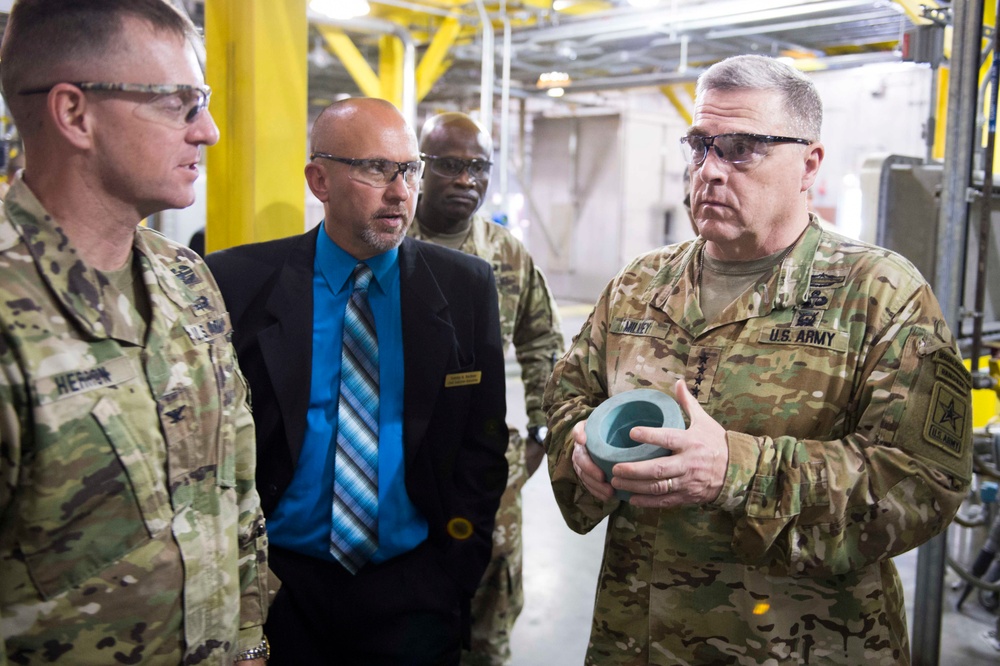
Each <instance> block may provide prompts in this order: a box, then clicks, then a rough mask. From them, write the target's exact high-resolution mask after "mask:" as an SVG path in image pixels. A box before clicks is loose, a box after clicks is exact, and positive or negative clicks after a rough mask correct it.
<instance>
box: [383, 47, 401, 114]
mask: <svg viewBox="0 0 1000 666" xmlns="http://www.w3.org/2000/svg"><path fill="white" fill-rule="evenodd" d="M378 73H379V83H380V84H381V90H382V92H381V94H380V95H379V97H381V98H382V99H385V100H388V101H390V102H392V103H393V104H394V105H395V106H396V108H397V109H402V108H403V43H402V42H400V41H399V40H398V39H396V38H395V37H394V36H392V35H382V36H381V37H379V38H378Z"/></svg>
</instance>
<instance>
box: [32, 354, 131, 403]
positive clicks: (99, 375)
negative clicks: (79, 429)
mask: <svg viewBox="0 0 1000 666" xmlns="http://www.w3.org/2000/svg"><path fill="white" fill-rule="evenodd" d="M135 376H136V375H135V369H134V368H133V367H132V364H131V363H130V362H129V360H128V358H127V357H125V356H120V357H118V358H115V359H111V360H110V361H106V362H104V363H102V364H100V365H95V366H93V367H90V368H81V369H79V370H70V371H69V372H61V373H59V374H55V375H52V376H50V377H43V378H41V379H39V380H38V382H37V383H36V387H35V390H36V391H37V392H38V403H39V404H41V405H46V404H49V403H52V402H55V401H56V400H60V399H62V398H68V397H70V396H74V395H79V394H81V393H87V392H88V391H93V390H95V389H100V388H105V387H108V386H115V385H118V384H122V383H124V382H127V381H131V380H132V379H134V378H135Z"/></svg>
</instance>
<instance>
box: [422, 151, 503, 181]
mask: <svg viewBox="0 0 1000 666" xmlns="http://www.w3.org/2000/svg"><path fill="white" fill-rule="evenodd" d="M420 159H422V160H423V161H424V162H426V163H427V166H428V167H430V170H431V171H433V172H434V173H436V174H437V175H439V176H441V177H442V178H458V177H459V176H461V175H462V172H464V171H467V172H468V173H469V175H470V176H472V177H473V178H475V179H476V180H480V179H481V178H483V177H484V176H488V175H489V173H490V167H491V166H493V162H490V161H489V160H480V159H472V160H463V159H461V158H459V157H441V156H440V155H428V154H427V153H420Z"/></svg>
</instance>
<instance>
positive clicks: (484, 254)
mask: <svg viewBox="0 0 1000 666" xmlns="http://www.w3.org/2000/svg"><path fill="white" fill-rule="evenodd" d="M409 234H410V235H411V236H413V237H414V238H417V239H419V240H425V241H433V239H432V238H428V237H427V236H426V235H425V234H424V233H423V232H422V230H421V228H420V221H419V220H414V223H413V225H412V226H411V227H410V232H409ZM459 249H460V251H462V252H465V253H466V254H471V255H475V256H477V257H480V258H481V259H485V260H486V261H488V262H489V263H490V265H491V266H493V273H494V276H495V277H496V283H497V292H498V295H499V301H500V335H501V338H502V340H503V348H504V353H506V352H507V351H508V350H509V349H510V346H511V344H513V345H514V353H515V355H516V357H517V361H518V363H519V364H520V366H521V381H522V382H523V384H524V399H525V407H526V409H527V412H528V426H529V427H532V426H542V425H545V412H543V411H542V393H543V391H544V389H545V382H546V381H547V380H548V378H549V375H550V374H551V373H552V365H553V363H554V362H555V359H556V358H558V357H559V355H560V354H562V352H563V337H562V330H561V328H560V326H559V311H558V310H557V309H556V304H555V300H554V299H553V297H552V293H551V292H550V291H549V287H548V284H547V283H546V282H545V276H544V275H542V272H541V270H539V269H538V267H536V266H535V264H534V262H533V261H532V259H531V255H530V254H528V250H527V249H526V248H525V247H524V245H522V244H521V242H520V241H519V240H517V239H516V238H515V237H514V236H513V235H512V234H511V233H510V232H509V231H508V230H507V229H505V228H504V227H502V226H500V225H498V224H494V223H493V222H490V221H489V220H487V219H486V218H485V217H482V216H478V215H477V216H475V217H473V220H472V228H471V229H470V231H469V235H468V237H467V238H466V239H465V242H463V243H462V246H461V247H460V248H459ZM525 444H526V441H525V440H524V439H522V438H521V436H520V434H519V433H518V432H517V429H516V428H510V442H509V444H508V446H507V465H508V470H509V472H508V477H507V488H506V490H505V491H504V494H503V497H502V498H501V500H500V509H499V511H498V512H497V517H496V526H495V527H494V528H493V554H492V558H491V560H490V564H489V566H488V568H487V570H486V573H485V574H484V576H483V581H482V583H481V584H480V586H479V589H478V591H477V592H476V595H475V597H474V598H473V600H472V650H471V652H463V653H462V663H463V664H464V665H465V666H502V665H503V664H507V663H508V662H509V661H510V633H511V631H512V630H513V628H514V621H515V620H516V619H517V616H518V615H519V614H520V612H521V608H522V607H523V605H524V593H523V590H522V588H521V579H522V569H521V564H522V554H521V550H522V545H521V488H522V487H523V486H524V484H525V482H526V481H527V480H528V470H527V465H526V463H525Z"/></svg>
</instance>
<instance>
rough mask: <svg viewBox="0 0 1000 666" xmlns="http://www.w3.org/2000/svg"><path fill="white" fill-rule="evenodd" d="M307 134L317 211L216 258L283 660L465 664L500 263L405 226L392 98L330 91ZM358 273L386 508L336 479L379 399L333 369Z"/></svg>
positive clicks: (493, 480)
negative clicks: (346, 531) (355, 543)
mask: <svg viewBox="0 0 1000 666" xmlns="http://www.w3.org/2000/svg"><path fill="white" fill-rule="evenodd" d="M310 141H311V151H312V153H311V155H310V162H309V164H308V165H307V166H306V179H307V181H308V183H309V187H310V189H311V190H312V192H313V193H314V194H315V195H316V197H317V198H318V199H319V200H320V201H321V202H323V207H324V211H325V220H324V222H323V224H321V225H320V226H319V227H317V228H316V229H313V230H312V231H310V232H307V233H306V234H304V235H302V236H296V237H291V238H284V239H280V240H276V241H270V242H266V243H257V244H252V245H246V246H242V247H236V248H231V249H228V250H224V251H222V252H216V253H213V254H212V255H210V256H209V258H208V263H209V265H210V267H211V268H212V271H213V273H214V274H215V276H216V278H217V280H218V282H219V285H220V288H221V289H222V293H223V296H224V297H225V299H226V304H227V307H228V308H229V311H230V316H231V317H232V323H233V329H234V340H233V342H234V344H235V347H236V351H237V354H238V355H239V362H240V366H241V367H242V369H243V371H244V373H245V374H246V377H247V379H248V381H249V383H250V388H251V394H252V397H253V412H254V421H255V422H256V425H257V461H258V462H257V484H258V489H259V492H260V494H261V502H262V505H263V507H264V512H265V515H266V516H267V519H268V530H269V533H270V541H271V566H272V569H273V570H274V571H275V573H276V574H277V575H278V577H279V578H281V579H282V581H283V587H282V589H281V591H280V592H279V593H278V597H277V598H276V599H275V602H274V605H273V606H272V607H271V611H270V615H269V618H268V624H267V627H266V631H267V635H268V638H269V639H270V641H271V647H272V658H271V662H270V663H271V664H272V666H273V665H275V664H277V665H279V666H280V665H281V664H334V663H335V664H366V665H369V664H393V665H400V664H457V663H458V661H459V655H460V650H461V645H462V642H463V639H464V638H465V635H466V634H467V630H468V605H469V600H470V598H471V597H472V595H473V593H474V592H475V590H476V586H477V584H478V583H479V579H480V577H481V576H482V573H483V571H484V569H485V567H486V564H487V562H488V560H489V557H490V550H491V530H492V528H493V518H494V514H495V513H496V510H497V506H498V504H499V499H500V495H501V493H502V492H503V489H504V484H505V481H506V474H507V465H506V461H505V458H504V449H505V448H506V444H507V429H506V426H505V425H504V417H505V411H506V410H505V397H504V396H505V387H504V383H505V382H504V367H503V355H502V351H501V342H500V327H499V315H498V308H497V296H496V287H495V285H494V279H493V275H492V271H491V269H490V267H489V265H488V264H487V263H486V262H484V261H482V260H479V259H476V258H474V257H468V256H465V255H463V254H461V253H459V252H454V251H451V250H447V249H444V248H439V247H436V246H433V245H430V244H427V243H422V242H419V241H414V240H413V239H409V238H405V236H406V231H407V229H408V228H409V226H410V223H411V222H412V220H413V215H414V209H415V206H416V201H417V191H416V188H417V186H418V183H419V180H420V174H421V172H422V169H423V163H422V162H420V161H419V153H418V150H417V141H416V137H415V136H414V134H413V131H412V130H411V129H410V128H409V127H408V126H407V124H406V122H405V120H404V119H403V117H402V116H401V115H400V114H399V112H398V111H397V110H396V109H395V108H394V107H393V106H392V105H391V104H389V103H388V102H385V101H382V100H375V99H350V100H345V101H341V102H337V103H334V104H332V105H331V106H330V107H328V108H327V109H326V110H325V111H324V112H323V113H322V114H321V115H320V116H319V118H318V119H317V120H316V123H315V125H314V127H313V131H312V136H311V137H310ZM359 271H361V272H359ZM365 271H367V272H368V275H369V276H371V282H370V284H369V283H367V279H366V278H362V277H361V274H362V273H363V272H365ZM359 283H365V284H367V288H366V290H365V287H362V286H360V285H359ZM352 289H353V290H355V291H353V295H352ZM357 289H362V290H365V291H363V292H362V293H363V295H362V297H361V298H362V300H364V301H365V303H366V304H365V305H364V306H363V307H364V308H367V310H364V311H365V312H367V314H366V315H365V316H364V317H362V319H364V318H365V317H368V319H366V321H369V322H370V324H371V325H372V326H373V328H374V332H371V330H369V333H370V334H371V336H370V341H371V342H372V343H373V344H372V346H374V347H375V348H376V350H375V356H376V358H375V359H374V362H375V364H376V369H377V371H376V372H372V373H369V374H370V375H373V376H374V377H375V379H374V380H373V381H375V382H376V384H377V385H376V386H375V387H374V395H375V398H374V402H375V403H376V405H375V410H374V411H375V413H373V415H370V418H369V420H370V422H371V425H372V427H373V428H374V435H373V436H372V439H373V440H374V441H375V448H377V465H376V466H375V467H377V475H375V476H377V479H369V480H368V485H365V484H364V483H362V484H361V485H362V486H364V487H366V488H368V489H369V490H370V491H371V495H370V496H369V497H370V498H371V499H372V500H373V502H372V503H374V495H375V494H376V489H375V488H372V487H371V486H373V485H377V507H375V510H374V511H373V512H372V513H366V511H365V510H359V509H358V506H357V505H352V508H351V512H352V513H350V514H349V515H350V519H349V520H348V519H344V518H341V516H344V515H345V514H344V513H343V512H341V513H339V514H338V512H337V508H336V505H337V502H338V497H339V496H340V495H341V490H340V486H338V488H337V489H334V486H335V485H336V484H340V483H341V477H340V476H339V475H340V474H341V473H342V472H341V470H343V469H345V468H341V470H338V469H337V465H338V464H340V463H341V462H345V463H346V461H347V459H348V457H350V458H351V461H352V462H353V461H354V460H355V454H354V453H353V452H352V453H351V454H350V456H348V455H345V454H344V449H342V448H341V447H342V446H348V444H344V442H343V441H342V440H341V438H342V437H344V436H345V435H344V433H343V428H344V425H345V424H346V423H353V420H354V419H358V418H359V416H358V414H359V413H361V412H364V411H365V410H366V409H367V408H369V407H371V405H370V404H368V403H371V402H372V401H371V400H361V401H360V402H359V403H358V404H356V405H352V407H351V408H350V409H348V408H347V407H345V406H343V405H344V400H345V399H346V398H345V396H346V395H347V394H348V393H349V389H346V388H345V389H343V390H342V389H341V384H340V382H341V380H342V379H344V380H345V381H347V375H349V374H351V373H353V372H354V371H353V370H346V369H345V370H344V371H343V372H342V368H348V367H350V368H353V367H354V363H355V361H353V360H350V359H348V358H347V357H346V356H344V357H343V360H342V356H341V352H342V349H341V342H342V337H343V339H344V342H345V344H346V342H347V337H348V332H347V329H348V328H351V327H352V326H353V324H352V323H351V322H353V321H357V320H358V318H357V317H354V318H352V317H351V316H350V315H348V323H347V324H345V308H346V309H347V311H348V312H351V308H352V307H355V306H356V303H357V301H355V299H357V298H358V293H359V292H358V291H357ZM362 344H363V346H364V345H367V342H366V343H362ZM342 375H343V377H342ZM338 427H339V428H341V430H338ZM360 455H361V457H362V458H363V457H364V454H360ZM359 468H360V466H359ZM331 502H332V503H333V505H334V508H333V509H331ZM359 503H360V504H361V505H363V506H364V507H368V504H366V502H365V501H359ZM368 508H370V507H368ZM375 515H377V524H374V526H373V523H370V522H367V523H366V522H365V521H366V520H372V519H373V516H375ZM366 516H367V518H366ZM352 520H353V521H355V522H356V524H357V525H360V526H361V527H359V528H358V529H357V530H355V536H357V534H359V533H360V534H362V535H364V534H368V535H370V536H371V537H372V541H374V543H372V542H371V541H366V542H365V543H366V544H367V545H370V546H371V548H372V549H374V550H373V552H371V550H369V551H362V550H355V551H352V552H353V553H354V555H352V556H351V557H348V558H347V559H346V560H345V559H342V558H343V557H344V554H343V551H344V550H351V549H350V548H345V547H344V546H343V544H341V543H339V542H338V537H337V536H336V535H337V534H338V533H339V532H340V531H341V530H342V529H343V527H344V523H347V522H350V521H352ZM352 524H354V523H352ZM331 525H332V528H331ZM362 540H363V539H362ZM331 542H333V543H334V544H337V547H334V548H331ZM359 552H361V553H362V554H360V555H358V554H357V553H359ZM334 553H336V554H334ZM338 558H341V559H338ZM352 558H353V559H352Z"/></svg>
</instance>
